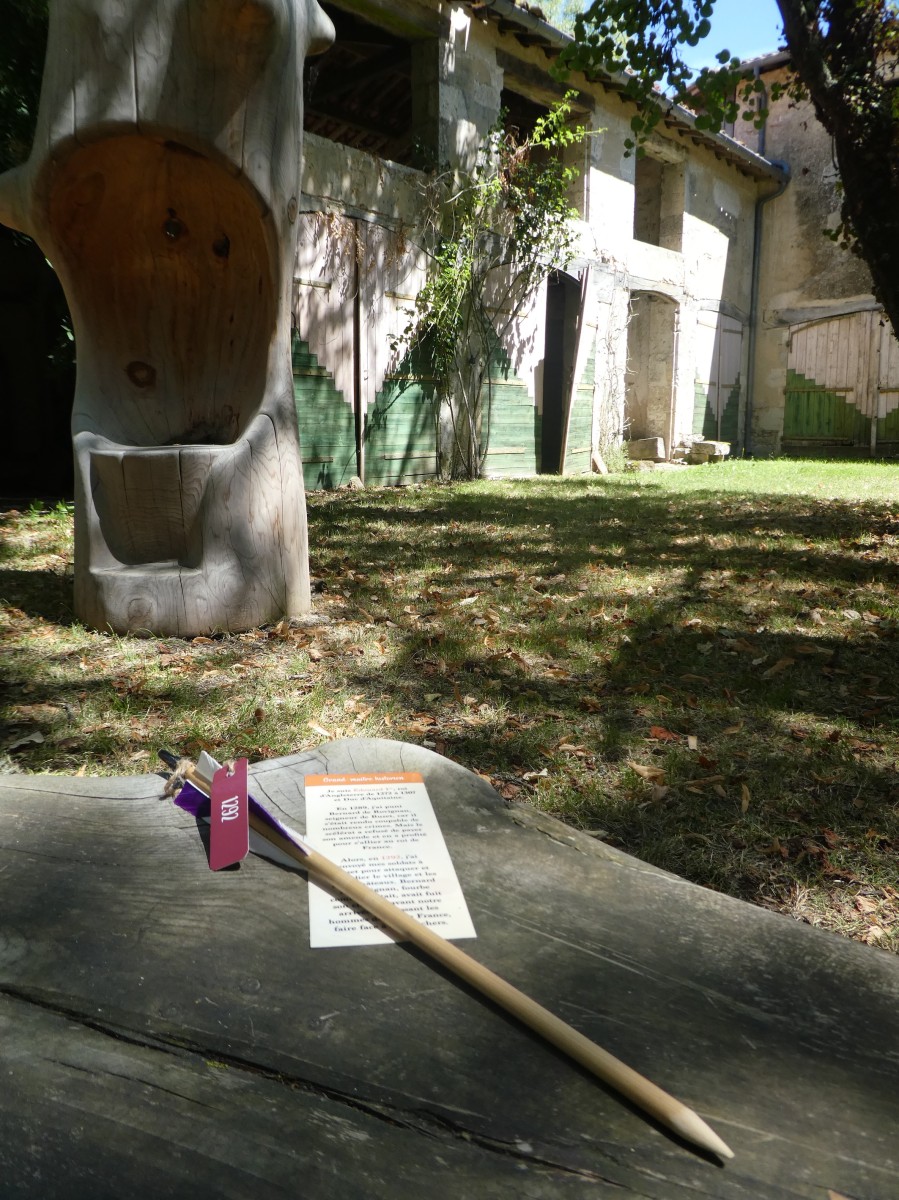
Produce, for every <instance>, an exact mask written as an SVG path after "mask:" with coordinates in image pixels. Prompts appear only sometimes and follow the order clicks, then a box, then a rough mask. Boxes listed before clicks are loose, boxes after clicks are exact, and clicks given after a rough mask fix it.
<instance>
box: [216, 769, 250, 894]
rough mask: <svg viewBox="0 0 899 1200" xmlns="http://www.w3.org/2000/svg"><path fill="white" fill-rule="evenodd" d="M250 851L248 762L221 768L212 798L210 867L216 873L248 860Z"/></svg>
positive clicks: (217, 772) (218, 771)
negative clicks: (244, 859) (245, 859)
mask: <svg viewBox="0 0 899 1200" xmlns="http://www.w3.org/2000/svg"><path fill="white" fill-rule="evenodd" d="M249 849H250V823H249V805H248V803H247V760H246V759H245V758H239V759H238V760H237V761H236V762H235V763H234V765H233V767H232V768H231V770H230V772H229V770H228V768H227V767H219V769H218V770H217V771H216V773H215V775H214V776H213V777H212V789H211V792H210V795H209V866H210V867H211V869H212V870H213V871H220V870H221V869H222V867H230V866H231V864H232V863H236V862H240V861H241V859H243V858H246V856H247V852H248V851H249Z"/></svg>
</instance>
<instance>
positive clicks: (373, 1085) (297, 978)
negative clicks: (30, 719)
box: [0, 740, 899, 1200]
mask: <svg viewBox="0 0 899 1200" xmlns="http://www.w3.org/2000/svg"><path fill="white" fill-rule="evenodd" d="M374 770H419V771H421V772H422V774H423V775H424V777H425V780H426V782H427V786H428V790H429V792H430V795H431V798H432V800H433V802H434V807H435V810H436V812H437V815H438V818H439V820H440V823H441V826H442V828H443V830H444V833H445V835H446V839H447V843H448V845H449V849H450V852H451V854H452V857H453V860H454V863H455V865H456V869H457V872H458V874H459V877H460V880H461V883H462V887H463V889H464V891H465V895H466V899H467V901H468V904H469V907H470V909H471V912H472V917H473V919H474V922H475V926H476V929H477V931H478V938H477V940H476V941H467V942H466V943H465V948H466V950H467V951H469V952H470V953H471V954H472V955H473V956H474V957H475V958H477V959H479V960H480V961H482V962H484V963H485V964H486V965H488V966H489V967H491V968H492V969H493V970H495V971H496V972H497V973H499V974H500V975H502V976H503V977H504V978H506V979H508V980H509V981H510V982H512V983H514V984H515V985H516V986H518V987H521V988H522V989H523V990H524V991H526V992H527V993H528V994H530V995H532V996H534V998H535V999H536V1000H538V1001H539V1002H540V1003H541V1004H544V1005H545V1006H546V1007H547V1008H549V1009H550V1010H551V1011H554V1012H556V1013H558V1014H559V1015H560V1016H562V1017H563V1018H564V1019H565V1020H566V1021H568V1022H570V1023H571V1024H572V1025H574V1026H575V1027H576V1028H578V1029H580V1030H581V1031H582V1032H584V1033H585V1034H586V1035H587V1036H589V1037H591V1038H593V1039H594V1040H596V1041H597V1042H599V1043H600V1044H601V1045H603V1046H605V1047H606V1048H608V1049H609V1050H610V1051H611V1052H613V1053H615V1054H616V1055H618V1056H619V1057H620V1058H622V1059H623V1060H624V1061H625V1062H627V1063H628V1064H630V1065H631V1066H633V1067H634V1068H635V1069H636V1070H639V1071H641V1072H642V1073H644V1074H646V1075H647V1076H649V1078H651V1079H653V1080H654V1081H655V1082H657V1083H658V1084H659V1085H660V1086H662V1087H664V1088H666V1089H667V1090H669V1091H671V1092H672V1093H673V1094H674V1095H676V1096H678V1097H679V1098H680V1099H681V1100H683V1101H684V1102H685V1103H687V1104H689V1105H691V1107H693V1108H695V1109H696V1110H697V1111H698V1112H699V1113H700V1114H701V1115H702V1116H703V1118H704V1119H706V1120H707V1121H709V1123H710V1124H711V1125H712V1126H713V1127H714V1128H715V1129H716V1130H717V1131H718V1132H719V1133H720V1134H721V1135H722V1137H724V1139H725V1140H726V1141H727V1142H728V1143H729V1144H730V1145H731V1147H732V1148H733V1150H734V1151H735V1154H736V1157H735V1159H734V1160H733V1162H731V1163H728V1164H727V1165H726V1166H725V1167H722V1166H720V1165H718V1164H716V1163H713V1162H712V1161H711V1160H707V1159H706V1158H704V1157H703V1156H702V1155H700V1154H697V1153H695V1152H693V1151H692V1150H690V1149H688V1148H687V1147H685V1146H684V1145H683V1144H681V1143H679V1142H678V1141H677V1140H676V1139H675V1138H674V1137H673V1136H672V1135H670V1134H668V1133H666V1132H664V1131H662V1130H661V1129H659V1128H656V1127H655V1126H654V1125H653V1124H652V1123H651V1122H650V1121H648V1120H647V1119H646V1118H644V1117H643V1116H642V1115H640V1114H639V1113H637V1112H635V1111H633V1110H632V1109H630V1108H629V1107H628V1106H627V1105H626V1104H625V1103H623V1102H622V1101H621V1100H620V1099H619V1098H618V1097H617V1096H616V1095H615V1094H614V1093H612V1092H610V1091H607V1090H606V1089H605V1088H604V1087H603V1086H602V1085H600V1084H598V1083H597V1082H596V1081H595V1080H594V1079H592V1078H591V1077H590V1076H588V1075H587V1074H586V1073H585V1072H582V1071H580V1070H579V1069H578V1068H577V1067H575V1066H573V1065H572V1064H571V1063H570V1062H569V1061H568V1060H566V1059H565V1058H563V1057H562V1056H561V1055H558V1054H557V1053H556V1052H554V1051H553V1050H552V1049H550V1048H549V1047H547V1046H546V1045H545V1044H544V1043H542V1042H541V1041H540V1040H539V1039H537V1038H536V1037H535V1036H534V1035H532V1034H531V1033H529V1032H528V1031H527V1030H525V1029H524V1028H522V1027H520V1026H519V1025H517V1024H516V1023H515V1022H514V1021H513V1020H511V1019H510V1018H508V1017H507V1016H506V1015H504V1014H503V1013H501V1012H500V1011H499V1010H496V1009H494V1008H492V1007H491V1006H490V1005H489V1004H487V1003H485V1002H484V1001H483V1000H482V999H481V998H480V997H478V996H476V995H475V994H473V993H470V992H469V991H468V990H467V989H466V988H465V986H464V985H460V984H459V983H458V982H457V981H456V980H455V979H452V978H450V977H448V976H446V975H444V974H443V973H442V971H441V970H440V969H439V968H435V967H434V966H432V965H431V964H430V963H429V962H428V961H426V960H425V959H424V958H423V957H421V956H420V955H419V954H418V952H416V951H414V950H412V949H409V948H408V947H406V946H403V945H393V946H378V947H368V948H353V949H330V950H316V951H313V950H310V949H309V946H308V910H307V899H306V882H305V879H304V877H303V875H302V873H301V872H293V871H291V870H288V869H281V868H278V867H276V866H274V865H273V864H272V863H269V862H266V861H264V860H262V859H258V858H253V857H251V858H250V859H248V860H246V862H245V863H244V864H242V865H241V867H240V868H239V869H234V870H228V871H223V872H219V873H216V874H213V873H212V872H210V871H209V869H208V867H207V863H206V853H205V849H204V846H203V838H202V833H201V831H200V830H199V829H198V828H197V825H196V823H195V821H194V820H193V819H192V818H190V817H189V816H187V815H186V814H185V813H183V812H182V811H181V810H179V809H177V808H176V807H175V806H174V805H173V804H172V802H171V801H170V800H167V799H165V798H164V797H163V796H162V781H161V780H160V779H159V778H157V777H154V776H143V777H133V778H118V779H73V778H63V777H50V776H40V777H39V776H4V777H0V1080H2V1086H0V1177H2V1181H3V1183H2V1188H0V1191H2V1194H3V1196H4V1197H6V1196H10V1197H29V1198H30V1197H35V1198H36V1197H41V1198H42V1200H44V1198H47V1197H79V1196H91V1197H105V1196H109V1197H113V1196H116V1197H121V1196H127V1195H131V1194H146V1195H150V1194H153V1195H155V1196H158V1197H169V1196H171V1197H180V1196H185V1197H186V1196H188V1195H190V1196H192V1197H197V1196H201V1197H202V1196H235V1197H236V1196H240V1197H246V1196H248V1195H251V1194H252V1195H253V1196H260V1197H268V1196H272V1197H275V1196H283V1195H288V1194H289V1195H303V1196H304V1197H306V1196H309V1197H322V1198H325V1197H328V1198H330V1197H344V1196H346V1197H354V1198H359V1197H385V1198H386V1197H391V1198H400V1200H404V1198H405V1197H409V1198H411V1197H421V1196H422V1195H424V1194H427V1195H428V1196H429V1197H434V1198H435V1200H442V1198H443V1197H446V1198H447V1200H449V1198H450V1197H452V1198H454V1200H457V1198H460V1197H466V1198H467V1197H472V1198H479V1197H509V1198H510V1200H511V1198H513V1197H515V1198H516V1200H517V1198H518V1197H536V1198H540V1200H542V1198H544V1197H557V1196H558V1197H567V1196H585V1197H586V1196H591V1197H592V1196H597V1195H600V1196H604V1195H609V1196H615V1197H618V1196H635V1197H636V1196H639V1197H655V1198H658V1200H678V1198H680V1197H695V1196H706V1197H720V1198H722V1200H730V1198H737V1197H739V1198H747V1200H748V1198H749V1197H751V1198H752V1200H781V1198H786V1197H820V1200H828V1191H829V1190H832V1191H834V1192H836V1193H841V1194H842V1195H845V1196H848V1197H851V1198H852V1200H881V1198H882V1200H891V1198H892V1197H895V1196H896V1195H897V1194H899V1162H897V1138H896V1129H897V1128H899V1089H897V1087H896V1083H897V1058H899V1053H897V1047H899V1016H897V1013H899V963H897V962H896V960H895V959H894V958H893V957H891V956H889V955H887V954H885V953H884V952H882V951H878V950H876V949H874V948H871V947H866V946H861V945H857V944H854V943H851V942H848V941H844V940H841V939H839V938H837V937H835V936H833V935H830V934H827V933H824V932H821V931H818V930H815V929H812V928H810V927H807V926H804V925H800V924H797V923H793V922H791V921H789V920H788V919H786V918H784V917H781V916H778V915H775V914H772V913H767V912H764V911H762V910H759V909H757V908H754V907H751V906H749V905H745V904H741V903H740V902H738V901H734V900H731V899H728V898H727V897H723V896H719V895H717V894H715V893H712V892H709V891H706V890H704V889H701V888H698V887H695V886H693V885H691V884H688V883H686V882H684V881H683V880H680V879H677V878H675V877H673V876H670V875H667V874H665V873H663V872H660V871H657V870H655V869H653V868H651V867H649V866H647V865H646V864H644V863H641V862H639V861H638V860H636V859H632V858H629V857H628V856H626V855H623V854H620V853H618V852H616V851H614V850H611V849H609V848H608V847H605V846H603V845H602V844H601V843H597V842H596V841H595V840H594V839H592V838H590V837H588V836H586V835H583V834H579V833H577V832H575V831H572V830H571V829H569V828H568V827H566V826H563V825H561V824H559V823H558V822H556V821H554V820H552V819H551V818H549V817H547V816H545V815H542V814H538V813H535V812H533V811H532V810H530V809H527V808H525V807H521V806H511V807H510V806H508V805H507V804H505V803H504V802H503V801H502V800H501V799H500V798H499V797H498V796H497V795H496V794H495V793H494V792H493V791H492V789H490V788H489V787H488V786H487V785H486V783H484V781H483V780H481V779H479V778H478V777H476V776H474V775H472V774H471V773H470V772H467V771H465V770H464V769H463V768H461V767H459V766H457V765H455V764H452V763H449V762H448V761H447V760H445V759H441V758H440V757H439V756H437V755H435V754H433V753H431V752H430V751H427V750H424V749H422V748H419V747H413V746H408V745H404V744H402V743H393V742H384V741H361V740H360V741H347V742H339V743H334V744H331V745H328V746H325V747H322V748H321V749H320V750H319V751H317V752H315V753H310V754H306V755H304V756H301V757H295V758H290V759H281V760H273V761H271V762H266V763H261V764H258V765H257V766H256V767H255V768H254V769H253V772H252V776H251V788H252V790H253V792H254V794H255V795H256V796H257V798H258V799H260V800H261V801H262V802H263V803H267V804H268V805H270V807H271V808H272V809H273V810H274V811H275V812H276V813H277V814H279V815H281V816H283V817H285V818H286V819H287V820H288V822H289V823H291V824H292V825H294V826H295V827H296V828H298V829H299V830H302V829H303V828H304V805H303V777H304V775H305V774H307V773H310V774H312V773H322V772H344V771H374Z"/></svg>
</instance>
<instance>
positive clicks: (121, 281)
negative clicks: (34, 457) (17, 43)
mask: <svg viewBox="0 0 899 1200" xmlns="http://www.w3.org/2000/svg"><path fill="white" fill-rule="evenodd" d="M332 37H333V27H331V23H330V21H329V20H328V18H327V17H326V16H325V15H324V13H323V12H322V10H321V9H320V8H319V7H318V4H317V3H316V0H286V2H285V0H156V2H155V3H153V4H145V3H143V2H142V0H125V2H124V3H122V2H120V0H78V2H77V3H75V2H73V0H54V2H53V3H51V10H50V35H49V43H48V49H47V59H46V64H45V69H44V82H43V90H42V93H41V103H40V109H39V114H38V124H37V132H36V135H35V142H34V147H33V149H32V153H31V157H30V159H29V160H28V162H27V163H25V164H24V166H22V167H20V168H17V169H16V170H14V171H11V172H9V173H7V175H5V176H3V177H2V178H0V220H2V221H3V222H5V223H7V224H9V225H12V226H13V227H14V228H17V229H20V230H23V231H24V232H27V233H30V234H31V235H32V236H33V237H34V238H35V240H36V241H37V242H38V243H39V245H40V246H41V248H42V249H43V251H44V253H45V254H46V255H47V257H48V258H49V259H50V261H51V262H52V263H53V265H54V267H55V268H56V270H57V272H58V274H59V277H60V279H61V281H62V284H63V287H64V289H65V292H66V297H67V299H68V302H69V306H70V309H71V312H72V317H73V322H74V328H75V335H76V345H77V354H78V370H77V381H76V389H75V404H74V412H73V418H72V430H73V441H74V450H75V475H76V498H75V503H76V509H75V518H76V520H75V530H76V533H75V537H76V541H75V605H76V611H77V614H78V616H79V617H80V618H81V619H82V620H83V621H85V622H86V623H87V624H89V625H92V626H94V627H96V628H107V627H109V628H112V629H114V630H116V631H120V632H128V631H135V630H139V629H147V630H151V631H152V632H154V633H156V634H181V635H186V634H197V633H208V632H210V631H212V630H215V629H227V630H236V629H245V628H249V627H252V626H254V625H258V624H260V623H262V622H264V621H268V620H272V619H275V618H277V617H278V616H280V615H283V614H289V615H297V614H300V613H303V612H305V611H307V610H308V609H309V606H310V599H309V579H308V556H307V535H306V514H305V500H304V492H303V479H302V465H301V460H300V454H299V441H298V435H297V427H296V416H295V412H294V400H293V380H292V374H291V365H290V346H289V338H290V304H291V295H292V283H293V273H294V259H295V254H296V225H295V221H296V215H297V202H298V194H299V186H300V168H301V138H302V72H303V60H304V57H305V55H306V53H307V52H315V51H317V50H321V49H324V48H325V46H326V45H327V44H328V43H329V42H330V40H331V38H332Z"/></svg>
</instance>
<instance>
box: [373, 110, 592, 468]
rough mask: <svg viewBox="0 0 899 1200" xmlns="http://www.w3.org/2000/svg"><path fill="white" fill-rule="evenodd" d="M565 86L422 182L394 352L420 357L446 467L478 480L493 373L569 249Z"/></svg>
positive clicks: (577, 131)
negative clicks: (410, 303) (415, 257)
mask: <svg viewBox="0 0 899 1200" xmlns="http://www.w3.org/2000/svg"><path fill="white" fill-rule="evenodd" d="M572 99H573V93H569V94H568V95H567V96H566V97H565V98H564V99H563V100H561V101H560V102H559V103H557V104H556V105H555V106H554V107H553V108H552V109H550V111H549V112H548V113H547V114H546V115H545V116H543V117H540V118H539V119H538V120H537V121H536V122H535V124H534V128H533V130H532V131H531V132H530V133H528V134H526V135H524V136H522V135H520V134H519V133H518V132H517V131H516V130H509V129H505V128H503V125H502V118H501V119H500V122H499V123H497V125H495V126H494V127H493V128H492V129H491V130H490V131H489V133H488V134H487V135H486V137H485V138H484V140H483V142H482V143H481V145H480V147H479V150H478V154H477V159H476V162H475V166H474V167H473V169H472V170H471V171H461V170H458V169H455V170H452V169H446V170H443V171H439V172H435V173H433V174H432V175H430V176H429V177H428V178H427V181H426V184H425V187H424V196H423V213H424V217H423V220H422V224H421V227H420V229H419V230H418V231H417V237H416V240H417V241H419V242H420V244H421V246H422V248H423V249H424V250H425V252H426V254H427V257H428V262H429V268H428V274H427V279H426V282H425V285H424V287H423V288H422V289H421V290H420V291H419V293H418V296H417V298H416V302H415V308H414V311H413V312H412V313H411V316H410V321H409V324H408V326H407V327H406V329H405V331H404V332H403V334H402V335H401V337H400V338H399V339H398V340H397V348H398V349H400V350H403V351H413V350H420V351H422V352H423V353H424V354H426V355H427V357H428V360H429V362H430V364H431V368H432V370H433V373H434V376H435V378H436V380H437V389H438V398H439V402H440V404H441V411H442V412H443V413H444V414H445V416H446V418H447V422H448V426H449V429H450V431H451V436H450V437H449V439H448V440H449V442H450V443H451V444H450V445H449V446H448V447H446V448H445V450H444V453H443V456H442V458H443V464H442V465H443V470H444V474H447V475H450V474H452V475H456V476H462V477H466V478H476V477H478V476H479V475H480V474H481V472H482V469H483V466H484V460H485V457H486V454H487V449H488V444H487V443H488V438H489V429H488V422H487V421H486V420H485V409H487V410H489V400H490V389H491V379H492V374H493V373H494V372H495V369H496V368H497V365H498V362H499V360H500V359H501V357H502V354H503V347H504V345H505V343H506V340H507V338H508V336H509V334H510V332H511V331H512V329H513V327H514V325H515V323H516V322H517V321H518V319H519V318H520V317H521V315H522V313H523V312H524V310H525V309H526V307H527V305H528V303H529V301H530V300H531V299H532V298H533V296H534V294H535V292H536V290H537V288H538V287H539V286H540V284H541V283H542V281H543V280H544V279H545V278H546V277H547V275H549V273H550V272H551V271H553V270H558V269H563V268H564V267H565V266H567V265H568V264H569V263H570V262H571V260H572V258H573V257H574V254H575V248H576V230H575V227H574V225H573V223H572V221H573V218H576V217H577V215H578V214H577V212H576V210H575V209H574V208H572V205H571V199H570V195H571V189H572V186H573V184H574V183H575V181H576V179H577V177H578V175H579V173H580V171H579V168H578V167H577V166H574V165H572V164H571V163H570V162H569V161H566V151H567V150H568V149H569V148H570V147H572V146H574V145H576V144H577V143H580V142H582V141H583V140H584V138H585V137H587V136H588V132H589V131H588V130H586V129H585V128H583V127H582V126H579V125H574V124H572V121H571V114H572Z"/></svg>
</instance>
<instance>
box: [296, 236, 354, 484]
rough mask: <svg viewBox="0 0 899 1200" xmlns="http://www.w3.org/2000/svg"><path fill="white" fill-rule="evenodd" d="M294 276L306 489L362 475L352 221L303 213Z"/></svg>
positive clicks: (299, 423) (299, 413) (299, 416)
mask: <svg viewBox="0 0 899 1200" xmlns="http://www.w3.org/2000/svg"><path fill="white" fill-rule="evenodd" d="M298 221H299V226H300V236H299V248H298V254H297V267H296V274H295V278H294V320H295V325H296V329H295V333H294V341H293V381H294V397H295V402H296V412H297V426H298V428H299V431H300V452H301V454H302V457H303V478H304V480H305V483H306V487H307V488H334V487H340V486H341V484H344V483H346V482H347V481H348V480H350V479H352V478H353V476H354V475H357V474H358V473H359V463H358V456H357V447H358V438H357V424H358V422H357V417H356V409H357V401H356V390H357V387H356V365H355V364H356V352H355V342H356V338H355V320H356V317H355V296H356V259H355V231H354V223H353V222H352V221H350V220H348V219H346V218H332V219H330V220H328V219H325V217H324V216H323V214H321V213H304V214H301V215H300V216H299V218H298Z"/></svg>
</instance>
